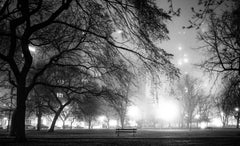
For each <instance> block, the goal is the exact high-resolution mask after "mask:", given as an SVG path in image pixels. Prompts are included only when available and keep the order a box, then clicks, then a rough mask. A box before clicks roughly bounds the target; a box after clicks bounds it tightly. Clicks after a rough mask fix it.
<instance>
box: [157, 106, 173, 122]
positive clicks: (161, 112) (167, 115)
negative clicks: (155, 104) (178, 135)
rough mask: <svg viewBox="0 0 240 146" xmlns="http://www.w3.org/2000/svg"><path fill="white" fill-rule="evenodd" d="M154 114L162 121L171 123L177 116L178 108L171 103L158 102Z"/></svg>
mask: <svg viewBox="0 0 240 146" xmlns="http://www.w3.org/2000/svg"><path fill="white" fill-rule="evenodd" d="M156 114H157V116H158V118H160V119H162V120H166V121H172V120H174V119H175V118H176V117H177V115H178V106H177V105H176V104H175V103H173V102H160V104H159V108H158V110H157V112H156Z"/></svg>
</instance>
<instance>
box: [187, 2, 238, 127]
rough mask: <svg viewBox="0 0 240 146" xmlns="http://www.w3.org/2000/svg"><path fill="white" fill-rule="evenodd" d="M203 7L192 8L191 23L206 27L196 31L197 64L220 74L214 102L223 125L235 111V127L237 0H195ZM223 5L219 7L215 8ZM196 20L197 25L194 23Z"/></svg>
mask: <svg viewBox="0 0 240 146" xmlns="http://www.w3.org/2000/svg"><path fill="white" fill-rule="evenodd" d="M199 4H200V5H204V6H207V7H204V8H205V9H204V10H199V11H197V10H195V9H193V12H194V13H195V21H192V25H191V26H190V27H192V26H198V27H200V26H201V23H202V22H206V23H207V24H208V30H207V31H205V32H200V33H199V34H198V38H199V40H200V41H202V42H203V43H204V46H203V47H199V49H200V50H201V51H202V52H204V53H205V54H206V59H205V61H204V62H202V64H200V67H201V68H202V69H204V70H205V71H207V72H210V73H212V74H217V77H219V78H221V80H222V82H221V84H222V88H221V91H220V93H219V95H218V97H215V98H214V99H215V103H216V105H217V107H218V109H219V114H220V116H221V117H222V121H223V125H224V126H225V125H227V124H228V118H229V116H231V115H235V117H236V119H237V128H238V127H239V111H238V110H235V109H238V108H239V101H240V100H239V83H240V82H239V75H240V52H239V51H240V50H239V48H240V35H239V31H240V2H239V1H237V0H229V1H223V0H216V1H207V0H202V1H199ZM218 8H219V9H221V8H223V9H222V10H220V11H219V9H218ZM196 23H197V24H198V25H196Z"/></svg>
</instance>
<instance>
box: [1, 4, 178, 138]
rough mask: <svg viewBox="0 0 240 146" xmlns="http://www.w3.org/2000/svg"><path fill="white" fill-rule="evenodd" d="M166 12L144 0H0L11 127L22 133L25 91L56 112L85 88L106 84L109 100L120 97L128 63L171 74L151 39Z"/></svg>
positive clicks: (162, 32) (160, 33) (162, 30)
mask: <svg viewBox="0 0 240 146" xmlns="http://www.w3.org/2000/svg"><path fill="white" fill-rule="evenodd" d="M167 20H170V16H169V15H168V14H167V13H166V12H165V11H164V10H163V9H160V8H158V7H157V6H156V3H155V2H153V1H151V0H140V1H139V0H131V1H129V0H124V1H119V0H113V1H108V0H100V1H95V0H88V1H84V0H61V1H58V0H53V1H48V0H36V1H32V0H25V1H22V0H6V1H1V2H0V26H1V27H0V35H1V39H0V41H1V43H0V44H1V45H0V66H1V75H2V76H1V78H3V79H4V80H3V81H6V82H7V83H6V84H7V86H10V87H13V88H14V93H15V94H16V96H15V100H16V102H15V103H16V107H15V109H14V111H13V114H12V123H11V134H12V135H14V136H16V139H17V140H18V141H25V140H26V137H25V126H24V124H25V116H26V108H28V105H26V103H27V102H26V101H27V100H28V99H29V98H30V97H31V98H33V99H32V100H33V101H35V105H37V106H36V107H38V108H41V107H42V105H41V103H42V101H44V102H46V103H48V106H49V107H51V108H50V109H51V111H52V112H53V113H55V115H59V114H60V113H61V111H62V110H63V109H64V107H66V106H67V105H68V104H71V103H72V102H73V101H75V100H76V101H79V102H80V101H81V99H82V98H83V97H85V96H86V97H88V95H89V94H90V95H89V96H92V95H94V96H95V95H101V94H102V93H104V92H108V91H111V93H116V94H115V95H117V96H111V97H108V100H110V101H114V100H117V98H120V97H124V98H126V95H127V94H126V93H125V92H126V91H121V90H119V89H125V88H123V87H126V86H127V84H128V83H129V80H128V79H129V75H130V74H131V73H130V71H129V70H127V68H128V66H133V65H134V64H135V65H136V66H144V68H147V69H148V70H149V71H151V72H152V73H153V71H154V70H161V71H165V72H166V73H167V74H169V75H173V76H174V75H177V74H178V70H177V69H176V68H175V67H174V66H173V65H172V64H171V62H170V61H169V59H170V58H171V56H172V55H171V54H168V53H167V52H165V51H164V50H163V49H161V48H158V47H156V46H155V45H154V43H153V41H157V40H164V39H167V38H168V37H167V33H168V30H167V28H166V25H165V21H167ZM118 30H120V31H121V32H122V33H121V35H120V34H116V32H119V31H118ZM116 37H117V38H116ZM33 48H34V49H33ZM31 50H33V51H31ZM106 88H107V89H106ZM43 90H44V91H46V92H47V93H48V94H47V95H46V94H43V92H42V91H43ZM58 93H61V95H63V97H64V98H65V99H64V100H66V101H65V102H63V101H61V100H59V99H58V98H57V97H58ZM37 94H38V95H37ZM30 95H33V96H30ZM35 95H36V96H35ZM111 95H112V94H111ZM95 97H97V96H95ZM113 103H114V104H116V103H115V101H114V102H113ZM41 114H42V113H41V112H40V111H38V117H41ZM54 120H55V118H54ZM51 129H53V128H52V127H51Z"/></svg>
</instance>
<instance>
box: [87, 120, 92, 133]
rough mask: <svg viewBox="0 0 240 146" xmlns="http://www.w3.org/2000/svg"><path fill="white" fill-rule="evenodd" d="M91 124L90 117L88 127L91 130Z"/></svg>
mask: <svg viewBox="0 0 240 146" xmlns="http://www.w3.org/2000/svg"><path fill="white" fill-rule="evenodd" d="M91 125H92V120H91V119H90V118H89V119H88V129H89V130H90V129H91Z"/></svg>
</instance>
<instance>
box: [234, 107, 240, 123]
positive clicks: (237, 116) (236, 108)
mask: <svg viewBox="0 0 240 146" xmlns="http://www.w3.org/2000/svg"><path fill="white" fill-rule="evenodd" d="M235 111H236V112H237V115H236V116H235V118H237V127H236V128H239V114H240V112H239V108H238V107H235Z"/></svg>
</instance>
